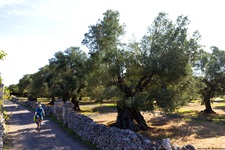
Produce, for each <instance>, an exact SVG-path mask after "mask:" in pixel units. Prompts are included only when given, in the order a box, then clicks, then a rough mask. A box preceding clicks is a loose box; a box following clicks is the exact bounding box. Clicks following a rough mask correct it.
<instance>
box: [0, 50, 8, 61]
mask: <svg viewBox="0 0 225 150" xmlns="http://www.w3.org/2000/svg"><path fill="white" fill-rule="evenodd" d="M6 56H7V54H6V53H5V52H4V51H3V50H0V60H4V59H5V57H6Z"/></svg>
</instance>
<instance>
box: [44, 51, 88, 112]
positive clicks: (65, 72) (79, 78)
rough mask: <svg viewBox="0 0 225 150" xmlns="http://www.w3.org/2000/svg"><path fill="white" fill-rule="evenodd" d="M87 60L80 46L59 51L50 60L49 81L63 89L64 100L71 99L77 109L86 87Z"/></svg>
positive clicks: (55, 86)
mask: <svg viewBox="0 0 225 150" xmlns="http://www.w3.org/2000/svg"><path fill="white" fill-rule="evenodd" d="M86 61H87V56H86V54H85V52H83V51H82V50H81V49H80V48H79V47H70V48H68V49H67V50H65V51H64V52H57V53H56V54H55V57H54V58H52V59H50V60H49V64H50V70H51V73H52V74H50V75H51V76H52V78H51V79H50V80H49V81H48V82H52V83H51V84H52V85H54V88H57V89H58V90H60V91H61V93H62V99H63V101H64V102H65V101H67V100H70V99H71V100H72V102H73V103H74V104H75V109H80V108H79V105H78V101H79V100H80V99H81V95H80V94H81V91H82V89H83V88H84V87H85V82H86V70H85V68H86Z"/></svg>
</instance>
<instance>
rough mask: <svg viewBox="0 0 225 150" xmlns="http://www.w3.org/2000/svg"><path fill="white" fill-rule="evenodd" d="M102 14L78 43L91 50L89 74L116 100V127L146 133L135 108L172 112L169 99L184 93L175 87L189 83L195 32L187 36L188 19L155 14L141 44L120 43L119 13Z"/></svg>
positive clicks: (141, 119)
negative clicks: (155, 105)
mask: <svg viewBox="0 0 225 150" xmlns="http://www.w3.org/2000/svg"><path fill="white" fill-rule="evenodd" d="M103 16H104V17H103V19H102V20H98V21H97V23H96V24H95V25H91V26H89V32H88V33H86V34H85V38H84V39H83V41H82V43H83V44H84V45H86V46H87V47H88V48H89V54H90V61H91V63H90V64H91V65H92V73H91V76H92V78H94V79H95V81H96V82H95V84H96V85H97V86H98V87H100V86H102V87H103V92H102V93H103V94H104V93H107V95H108V96H109V95H110V96H116V97H117V98H118V103H117V111H118V116H117V120H116V126H117V127H120V128H125V129H128V128H129V129H131V130H134V131H136V130H138V129H147V128H148V126H147V124H146V122H145V120H144V118H143V116H142V115H141V113H140V110H139V108H140V107H139V106H140V105H146V106H149V109H152V108H153V103H154V101H156V102H157V104H158V105H159V106H160V107H162V108H164V109H165V110H168V109H172V108H173V103H172V102H173V101H172V100H173V99H175V98H176V99H177V100H178V99H179V98H180V97H181V95H182V94H180V95H179V96H177V94H176V91H175V90H174V89H175V87H176V89H179V90H177V91H181V87H183V88H185V86H184V85H182V81H183V83H185V85H188V84H186V83H187V82H184V81H185V79H186V81H187V78H186V77H187V76H188V75H189V74H190V71H191V69H190V67H191V65H190V63H189V62H190V61H191V59H193V58H194V55H195V53H197V51H198V49H199V45H198V43H197V41H198V38H199V34H198V33H197V32H195V33H194V34H193V36H190V37H189V35H188V27H187V26H188V24H189V20H188V19H187V17H183V16H179V17H178V18H177V20H176V22H175V23H174V22H173V21H172V20H170V19H169V18H168V15H167V14H165V13H159V15H158V16H157V17H156V19H155V20H154V22H153V24H152V26H150V27H149V28H148V33H147V34H146V35H145V36H143V39H142V40H141V42H136V41H133V42H131V43H129V44H123V43H122V42H121V39H122V37H123V36H124V34H125V29H124V27H125V25H120V22H119V12H118V11H113V10H108V11H106V12H105V13H104V14H103ZM179 86H180V87H179ZM186 87H187V86H186ZM165 102H166V103H165ZM170 106H171V107H170ZM134 120H135V121H136V123H137V124H138V125H135V123H134Z"/></svg>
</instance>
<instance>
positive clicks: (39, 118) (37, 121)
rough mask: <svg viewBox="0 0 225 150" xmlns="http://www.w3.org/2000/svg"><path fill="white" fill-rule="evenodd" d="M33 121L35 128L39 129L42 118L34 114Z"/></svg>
mask: <svg viewBox="0 0 225 150" xmlns="http://www.w3.org/2000/svg"><path fill="white" fill-rule="evenodd" d="M35 122H36V124H37V128H36V130H38V131H40V130H41V122H42V119H41V116H40V115H36V116H35Z"/></svg>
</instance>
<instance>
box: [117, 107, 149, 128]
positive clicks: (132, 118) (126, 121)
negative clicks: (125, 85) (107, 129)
mask: <svg viewBox="0 0 225 150" xmlns="http://www.w3.org/2000/svg"><path fill="white" fill-rule="evenodd" d="M117 111H118V116H117V120H116V124H115V126H116V127H118V128H121V129H130V130H132V131H135V132H136V131H138V130H147V129H148V128H149V127H148V125H147V124H146V122H145V120H144V117H143V116H142V115H141V113H140V111H139V110H138V109H137V108H130V107H123V108H119V107H117Z"/></svg>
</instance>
